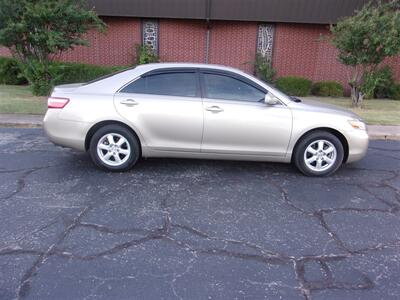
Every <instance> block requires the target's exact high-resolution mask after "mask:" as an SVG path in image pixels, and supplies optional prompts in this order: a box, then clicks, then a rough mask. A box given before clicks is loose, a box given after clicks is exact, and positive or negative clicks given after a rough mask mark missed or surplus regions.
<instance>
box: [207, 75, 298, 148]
mask: <svg viewBox="0 0 400 300" xmlns="http://www.w3.org/2000/svg"><path fill="white" fill-rule="evenodd" d="M202 84H203V93H204V96H205V97H204V98H203V113H204V132H203V141H202V146H201V151H202V152H208V153H226V154H245V155H262V156H264V155H265V156H284V155H286V151H287V147H288V144H289V140H290V136H291V129H292V114H291V111H290V109H289V108H288V107H286V106H285V105H283V104H278V105H274V106H269V105H267V104H265V103H264V101H263V100H264V97H265V91H262V90H261V89H259V88H257V86H255V85H252V84H249V83H248V80H240V77H237V76H235V77H231V76H228V75H226V74H218V73H212V72H203V73H202Z"/></svg>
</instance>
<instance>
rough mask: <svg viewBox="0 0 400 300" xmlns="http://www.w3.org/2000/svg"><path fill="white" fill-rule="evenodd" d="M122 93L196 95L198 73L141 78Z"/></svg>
mask: <svg viewBox="0 0 400 300" xmlns="http://www.w3.org/2000/svg"><path fill="white" fill-rule="evenodd" d="M121 92H122V93H137V94H152V95H165V96H179V97H196V95H197V73H188V72H187V73H185V72H179V73H163V74H156V75H150V76H146V77H144V78H139V79H138V80H135V81H134V82H132V83H131V84H129V85H127V86H126V87H124V88H123V89H122V90H121Z"/></svg>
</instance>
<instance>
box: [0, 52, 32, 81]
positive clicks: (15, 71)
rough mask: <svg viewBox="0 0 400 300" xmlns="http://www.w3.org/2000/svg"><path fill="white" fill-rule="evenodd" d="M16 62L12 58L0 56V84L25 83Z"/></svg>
mask: <svg viewBox="0 0 400 300" xmlns="http://www.w3.org/2000/svg"><path fill="white" fill-rule="evenodd" d="M26 83H28V82H27V80H26V78H24V77H23V76H22V74H21V68H20V66H19V64H18V62H17V61H16V60H15V59H13V58H8V57H0V84H15V85H18V84H26Z"/></svg>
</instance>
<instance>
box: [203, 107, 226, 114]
mask: <svg viewBox="0 0 400 300" xmlns="http://www.w3.org/2000/svg"><path fill="white" fill-rule="evenodd" d="M206 110H207V111H211V112H214V113H218V112H221V111H224V110H223V109H222V108H221V107H219V106H209V107H206Z"/></svg>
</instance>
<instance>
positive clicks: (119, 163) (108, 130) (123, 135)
mask: <svg viewBox="0 0 400 300" xmlns="http://www.w3.org/2000/svg"><path fill="white" fill-rule="evenodd" d="M89 152H90V156H91V158H92V160H93V162H94V163H95V164H96V165H97V166H98V167H100V168H101V169H104V170H109V171H127V170H129V169H131V168H132V167H133V166H134V165H135V164H136V162H137V161H138V159H139V156H140V145H139V142H138V141H137V139H136V137H135V136H134V135H133V134H132V133H131V132H130V130H128V129H127V128H125V127H123V126H120V125H117V124H112V125H106V126H103V127H101V128H100V129H98V130H97V131H96V132H95V133H94V135H93V137H92V138H91V140H90V147H89Z"/></svg>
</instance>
